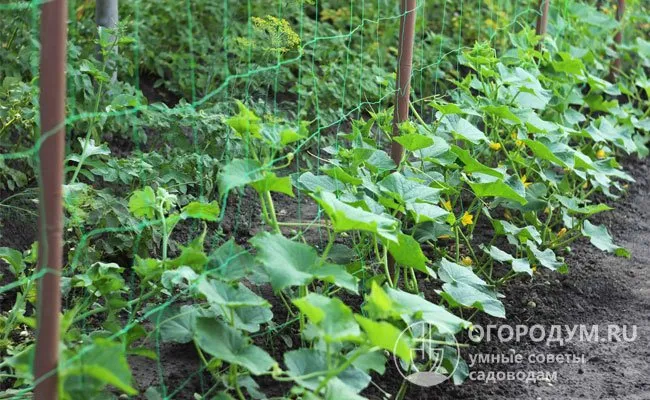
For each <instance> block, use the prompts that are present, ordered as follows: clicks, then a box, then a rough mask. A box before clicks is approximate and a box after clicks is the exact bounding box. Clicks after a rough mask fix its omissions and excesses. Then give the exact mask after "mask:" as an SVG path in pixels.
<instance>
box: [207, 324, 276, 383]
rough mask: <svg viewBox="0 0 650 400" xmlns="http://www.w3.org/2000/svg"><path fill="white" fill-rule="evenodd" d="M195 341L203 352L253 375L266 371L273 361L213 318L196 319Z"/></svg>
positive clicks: (239, 333) (236, 331)
mask: <svg viewBox="0 0 650 400" xmlns="http://www.w3.org/2000/svg"><path fill="white" fill-rule="evenodd" d="M195 335H196V341H197V342H198V344H199V346H200V347H201V349H202V350H203V351H205V352H206V353H208V354H210V355H212V356H213V357H216V358H218V359H220V360H223V361H226V362H228V363H230V364H236V365H240V366H242V367H244V368H246V369H248V370H249V371H250V372H251V373H252V374H253V375H260V374H263V373H265V372H266V371H268V370H269V369H271V368H272V367H273V365H274V364H275V360H274V359H273V358H271V356H270V355H268V353H267V352H265V351H264V350H262V349H261V348H259V347H257V346H255V345H252V344H251V343H250V339H249V338H248V337H246V336H243V335H242V334H241V332H240V331H238V330H237V329H234V328H232V327H230V326H228V325H226V324H225V323H224V322H223V321H221V320H218V319H215V318H197V320H196V332H195Z"/></svg>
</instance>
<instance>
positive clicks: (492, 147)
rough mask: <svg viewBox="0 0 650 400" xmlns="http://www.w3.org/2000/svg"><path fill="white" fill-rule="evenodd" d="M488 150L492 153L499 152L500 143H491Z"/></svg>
mask: <svg viewBox="0 0 650 400" xmlns="http://www.w3.org/2000/svg"><path fill="white" fill-rule="evenodd" d="M490 150H492V151H499V150H501V143H495V142H491V143H490Z"/></svg>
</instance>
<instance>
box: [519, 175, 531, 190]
mask: <svg viewBox="0 0 650 400" xmlns="http://www.w3.org/2000/svg"><path fill="white" fill-rule="evenodd" d="M521 183H523V184H524V187H525V188H527V187H528V186H530V185H532V184H533V182H528V178H527V177H526V175H523V176H522V177H521Z"/></svg>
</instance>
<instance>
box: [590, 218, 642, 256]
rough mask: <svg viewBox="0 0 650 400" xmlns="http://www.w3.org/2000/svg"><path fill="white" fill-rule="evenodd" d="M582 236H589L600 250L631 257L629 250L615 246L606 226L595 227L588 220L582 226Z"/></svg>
mask: <svg viewBox="0 0 650 400" xmlns="http://www.w3.org/2000/svg"><path fill="white" fill-rule="evenodd" d="M582 234H583V235H585V236H587V237H588V238H589V241H590V242H591V244H593V245H594V246H596V247H597V248H598V249H600V250H603V251H606V252H608V253H614V254H616V255H617V256H619V257H627V258H629V257H630V256H631V254H630V252H629V251H628V250H627V249H625V248H623V247H621V246H617V245H615V244H614V242H613V241H612V237H611V236H610V235H609V232H608V231H607V227H605V225H593V224H592V223H591V222H589V221H588V220H586V221H585V222H584V225H583V226H582Z"/></svg>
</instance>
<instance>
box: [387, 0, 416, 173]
mask: <svg viewBox="0 0 650 400" xmlns="http://www.w3.org/2000/svg"><path fill="white" fill-rule="evenodd" d="M415 5H416V0H402V5H401V8H400V10H401V12H402V18H401V19H400V29H399V47H398V60H399V67H398V69H397V90H396V94H395V113H394V115H393V137H395V136H398V135H399V124H400V123H401V122H404V121H406V120H407V119H408V116H409V100H410V94H411V73H412V71H413V42H414V38H415ZM390 156H391V158H392V159H393V161H394V162H395V164H397V165H398V166H399V164H400V162H401V161H402V157H403V156H404V148H403V147H402V145H401V144H399V143H397V142H393V143H392V145H391V152H390Z"/></svg>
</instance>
